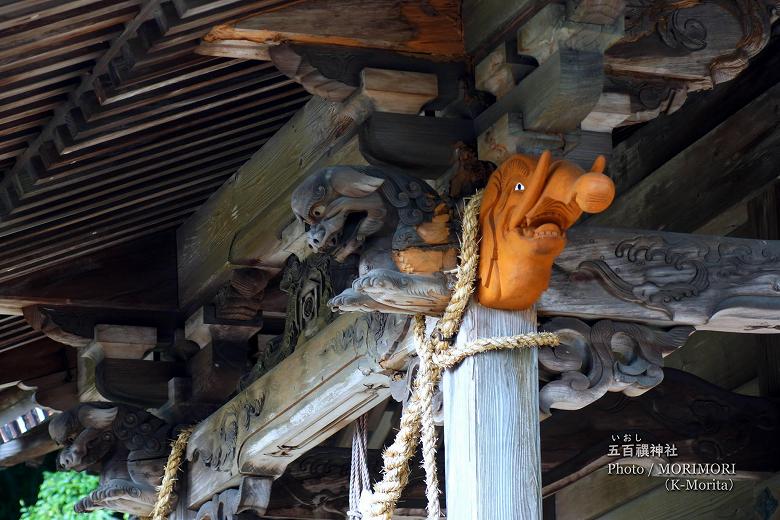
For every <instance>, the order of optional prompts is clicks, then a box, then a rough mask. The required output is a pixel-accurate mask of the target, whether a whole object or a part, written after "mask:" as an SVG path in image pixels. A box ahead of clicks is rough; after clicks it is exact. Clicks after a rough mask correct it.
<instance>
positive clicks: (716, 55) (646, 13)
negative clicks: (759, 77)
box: [608, 0, 780, 90]
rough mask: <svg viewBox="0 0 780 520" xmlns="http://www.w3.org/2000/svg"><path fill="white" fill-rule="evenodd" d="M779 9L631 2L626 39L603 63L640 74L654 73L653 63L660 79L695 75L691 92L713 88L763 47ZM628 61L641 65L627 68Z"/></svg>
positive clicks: (754, 0) (719, 2)
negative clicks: (636, 71) (659, 72)
mask: <svg viewBox="0 0 780 520" xmlns="http://www.w3.org/2000/svg"><path fill="white" fill-rule="evenodd" d="M779 6H780V3H778V2H777V1H776V0H764V1H762V0H665V1H660V2H656V1H651V0H630V1H629V2H627V5H626V36H625V38H624V39H623V40H622V41H621V42H620V43H619V44H618V45H616V46H615V47H613V48H612V49H610V51H609V54H610V57H609V58H608V64H609V66H610V67H612V68H613V69H616V70H621V69H626V70H641V71H642V72H650V71H653V72H654V69H653V67H652V66H651V65H653V64H655V65H656V66H657V68H658V70H659V71H663V72H664V73H665V74H661V75H667V76H671V75H674V74H673V73H677V74H676V75H677V76H678V77H689V78H692V77H695V76H697V75H700V76H701V80H699V81H692V82H691V89H690V90H699V89H701V88H712V86H713V85H716V84H718V83H722V82H724V81H728V80H731V79H733V78H735V77H736V76H737V75H738V74H739V73H740V72H742V70H744V69H745V67H747V65H748V62H749V60H750V59H751V58H752V57H753V56H755V55H756V54H758V52H759V51H761V49H763V48H764V47H765V46H766V44H767V42H768V41H769V37H770V34H771V25H772V21H773V19H776V17H777V12H778V7H779ZM632 57H639V58H640V61H641V62H642V63H641V64H639V63H636V62H635V63H633V64H632V63H631V61H632ZM654 60H655V61H654ZM637 67H639V68H637Z"/></svg>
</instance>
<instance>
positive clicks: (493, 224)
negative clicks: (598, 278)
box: [477, 151, 615, 310]
mask: <svg viewBox="0 0 780 520" xmlns="http://www.w3.org/2000/svg"><path fill="white" fill-rule="evenodd" d="M605 166H606V160H605V159H604V157H598V158H597V159H596V161H595V162H594V163H593V167H592V168H591V171H590V172H585V171H584V170H583V169H582V168H580V167H579V166H577V165H576V164H573V163H571V162H568V161H564V160H559V161H553V160H552V154H551V153H550V152H549V151H547V152H544V153H543V154H542V155H541V157H539V158H536V157H532V156H529V155H519V154H518V155H513V156H512V157H510V158H509V159H507V160H506V161H505V162H504V163H503V164H502V165H501V166H500V167H499V168H498V169H497V170H496V171H495V172H494V173H493V174H492V175H491V177H490V180H489V181H488V185H487V188H486V189H485V195H484V199H483V201H482V211H481V214H480V225H481V228H482V242H481V244H480V258H479V276H480V282H479V287H478V292H477V298H478V300H479V302H480V303H481V304H482V305H485V306H487V307H492V308H495V309H510V310H512V309H527V308H528V307H530V306H531V305H533V304H534V302H536V300H537V299H538V298H539V296H541V294H542V293H543V292H544V291H545V290H546V289H547V286H548V284H549V283H550V275H551V274H552V265H553V262H554V261H555V258H556V257H557V256H558V255H559V254H560V253H561V251H563V248H564V247H565V245H566V233H565V231H566V230H567V229H568V228H570V227H571V226H572V225H573V224H574V223H575V222H576V221H577V219H579V218H580V216H581V215H582V213H583V212H587V213H599V212H601V211H604V210H605V209H607V208H608V207H609V205H610V204H611V203H612V200H613V199H614V198H615V185H614V183H613V182H612V180H611V179H610V178H609V177H607V176H606V175H604V174H603V171H604V168H605Z"/></svg>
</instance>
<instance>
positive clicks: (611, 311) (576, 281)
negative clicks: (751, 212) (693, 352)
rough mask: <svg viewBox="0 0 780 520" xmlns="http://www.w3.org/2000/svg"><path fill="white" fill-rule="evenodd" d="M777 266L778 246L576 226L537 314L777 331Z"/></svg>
mask: <svg viewBox="0 0 780 520" xmlns="http://www.w3.org/2000/svg"><path fill="white" fill-rule="evenodd" d="M689 193H690V192H689ZM778 262H780V242H777V241H764V240H747V239H737V238H729V237H714V236H705V235H686V234H678V233H668V232H661V231H658V232H653V231H631V230H623V229H607V228H595V227H589V226H588V227H583V226H579V227H575V228H573V229H570V230H569V231H568V244H567V246H566V249H565V250H564V251H563V253H562V254H561V255H560V256H559V257H558V259H557V260H556V262H555V265H554V266H553V274H552V280H551V282H550V288H549V289H548V290H547V291H546V292H545V293H544V294H543V295H542V297H541V299H540V300H539V302H538V309H539V313H540V314H542V315H547V316H576V317H579V318H582V319H615V320H621V321H636V322H644V323H650V324H661V325H667V326H668V325H690V326H693V327H696V328H697V329H700V330H721V331H730V332H755V333H776V332H778V331H780V313H778V311H777V309H778V304H780V292H779V291H778V288H779V287H780V285H778V284H779V283H780V282H779V280H780V276H779V275H780V273H779V272H778V268H779V267H780V263H778Z"/></svg>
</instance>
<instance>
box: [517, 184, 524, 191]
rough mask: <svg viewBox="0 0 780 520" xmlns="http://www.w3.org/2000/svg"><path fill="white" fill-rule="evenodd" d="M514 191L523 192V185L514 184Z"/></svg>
mask: <svg viewBox="0 0 780 520" xmlns="http://www.w3.org/2000/svg"><path fill="white" fill-rule="evenodd" d="M515 191H525V184H523V183H522V182H518V183H517V184H515Z"/></svg>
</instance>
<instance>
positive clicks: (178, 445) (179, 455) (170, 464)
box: [145, 427, 194, 520]
mask: <svg viewBox="0 0 780 520" xmlns="http://www.w3.org/2000/svg"><path fill="white" fill-rule="evenodd" d="M193 429H194V428H193V427H189V428H185V429H183V430H182V431H181V432H179V435H178V436H177V437H176V440H174V441H173V442H172V443H171V454H170V455H168V461H167V462H166V463H165V473H164V474H163V479H162V483H160V487H159V488H158V489H157V502H155V504H154V509H152V516H150V517H147V518H146V519H145V520H165V519H166V518H168V515H170V514H171V510H172V509H173V507H172V504H173V488H174V486H175V485H176V480H177V477H176V475H177V474H178V472H179V468H180V467H181V463H182V461H183V460H184V453H185V451H186V450H187V442H189V440H190V435H192V431H193Z"/></svg>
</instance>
